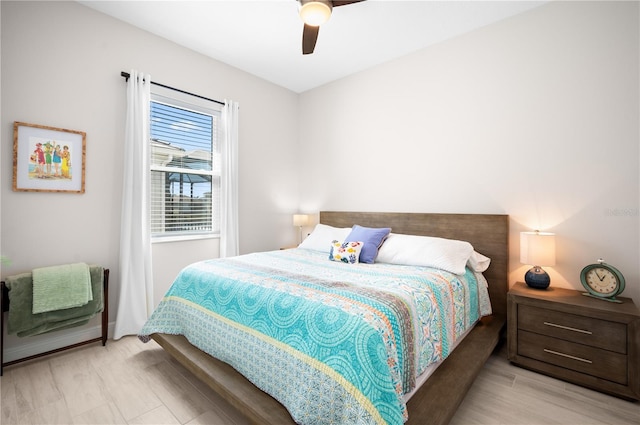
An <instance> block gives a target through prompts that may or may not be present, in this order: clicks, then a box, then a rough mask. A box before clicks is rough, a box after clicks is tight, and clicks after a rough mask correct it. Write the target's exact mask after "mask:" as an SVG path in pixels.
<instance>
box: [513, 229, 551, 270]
mask: <svg viewBox="0 0 640 425" xmlns="http://www.w3.org/2000/svg"><path fill="white" fill-rule="evenodd" d="M520 262H521V263H522V264H529V265H532V266H555V265H556V235H555V234H554V233H544V232H521V233H520Z"/></svg>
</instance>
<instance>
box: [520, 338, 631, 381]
mask: <svg viewBox="0 0 640 425" xmlns="http://www.w3.org/2000/svg"><path fill="white" fill-rule="evenodd" d="M518 354H519V355H521V356H525V357H530V358H532V359H536V360H539V361H542V362H545V363H550V364H554V365H557V366H560V367H564V368H567V369H571V370H574V371H576V372H580V373H584V374H588V375H592V376H596V377H598V378H602V379H606V380H608V381H612V382H616V383H619V384H622V385H626V384H627V356H625V355H623V354H619V353H613V352H611V351H606V350H602V349H599V348H594V347H589V346H586V345H582V344H576V343H573V342H569V341H563V340H561V339H557V338H552V337H549V336H545V335H539V334H536V333H532V332H527V331H524V330H518Z"/></svg>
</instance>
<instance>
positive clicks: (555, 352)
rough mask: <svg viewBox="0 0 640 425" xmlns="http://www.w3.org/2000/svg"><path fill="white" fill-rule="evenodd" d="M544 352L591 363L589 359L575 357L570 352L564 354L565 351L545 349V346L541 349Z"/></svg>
mask: <svg viewBox="0 0 640 425" xmlns="http://www.w3.org/2000/svg"><path fill="white" fill-rule="evenodd" d="M543 350H544V352H545V353H549V354H555V355H556V356H561V357H567V358H569V359H573V360H578V361H581V362H584V363H589V364H591V363H593V362H592V361H591V360H588V359H583V358H582V357H576V356H572V355H570V354H565V353H559V352H557V351H553V350H547V349H546V348H544V349H543Z"/></svg>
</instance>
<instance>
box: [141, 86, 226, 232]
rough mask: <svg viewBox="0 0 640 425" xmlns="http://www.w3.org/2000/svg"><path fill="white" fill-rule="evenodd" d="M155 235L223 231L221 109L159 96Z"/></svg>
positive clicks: (154, 130) (154, 123)
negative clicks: (221, 203) (221, 212)
mask: <svg viewBox="0 0 640 425" xmlns="http://www.w3.org/2000/svg"><path fill="white" fill-rule="evenodd" d="M152 98H153V100H152V102H151V141H150V143H151V170H150V172H151V234H152V237H154V238H156V239H158V238H166V237H172V239H173V238H174V237H191V236H196V235H202V236H207V235H218V234H219V233H220V218H219V217H220V211H219V205H220V202H219V199H220V165H221V164H220V142H219V139H220V138H219V122H220V109H219V108H217V107H216V106H215V105H214V104H211V105H206V106H203V105H201V104H200V105H199V104H197V103H195V104H194V103H187V102H185V101H183V100H180V99H171V98H167V97H164V96H160V95H153V96H152Z"/></svg>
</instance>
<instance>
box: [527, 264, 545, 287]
mask: <svg viewBox="0 0 640 425" xmlns="http://www.w3.org/2000/svg"><path fill="white" fill-rule="evenodd" d="M524 281H525V283H526V284H527V285H528V286H529V287H531V288H535V289H547V288H548V287H549V284H550V283H551V278H550V277H549V275H548V274H547V272H545V271H544V270H542V268H541V267H539V266H534V267H532V268H531V269H529V271H527V273H525V275H524Z"/></svg>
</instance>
